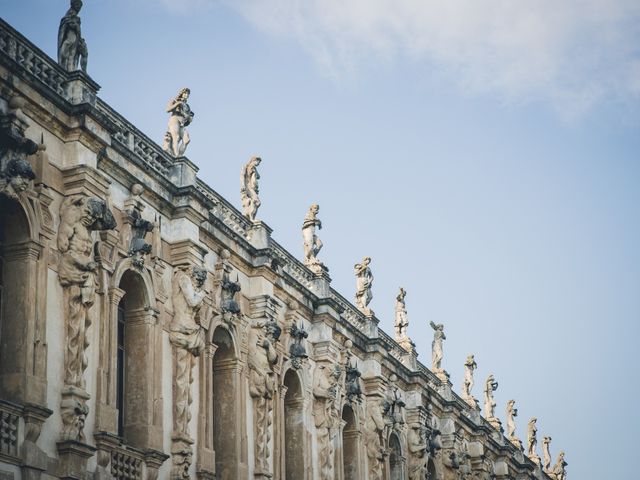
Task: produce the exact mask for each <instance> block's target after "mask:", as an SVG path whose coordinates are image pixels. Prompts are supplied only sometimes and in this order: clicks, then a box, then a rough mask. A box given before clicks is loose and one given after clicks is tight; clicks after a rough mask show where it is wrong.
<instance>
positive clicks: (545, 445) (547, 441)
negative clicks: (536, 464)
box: [542, 437, 551, 472]
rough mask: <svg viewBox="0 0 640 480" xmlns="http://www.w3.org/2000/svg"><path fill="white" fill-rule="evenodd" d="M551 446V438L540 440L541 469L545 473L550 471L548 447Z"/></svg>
mask: <svg viewBox="0 0 640 480" xmlns="http://www.w3.org/2000/svg"><path fill="white" fill-rule="evenodd" d="M550 446H551V437H544V438H543V439H542V458H543V462H542V469H543V470H544V471H545V472H548V471H549V470H551V452H550V451H549V447H550Z"/></svg>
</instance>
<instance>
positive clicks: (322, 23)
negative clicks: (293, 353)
mask: <svg viewBox="0 0 640 480" xmlns="http://www.w3.org/2000/svg"><path fill="white" fill-rule="evenodd" d="M2 3H3V5H2V10H1V15H2V18H4V19H5V20H7V21H8V22H9V23H11V24H12V25H13V26H14V27H16V28H17V29H18V30H19V31H20V32H21V33H23V34H25V35H26V36H27V37H28V38H30V39H31V40H32V41H34V42H35V43H36V44H37V45H38V46H40V47H41V48H42V49H43V50H44V51H45V52H47V53H49V54H50V55H51V56H53V57H55V41H56V35H57V27H58V22H59V19H60V17H61V16H62V15H64V12H65V11H66V8H67V5H68V2H66V1H63V0H55V1H52V0H21V1H19V2H18V1H13V2H8V1H6V0H5V1H4V2H2ZM557 3H562V5H557ZM81 16H82V22H83V34H84V37H85V38H86V40H87V43H88V47H89V53H90V55H89V73H90V75H91V76H92V77H93V78H94V79H95V80H96V81H97V82H98V83H99V84H100V85H101V86H102V91H101V96H102V98H104V99H105V100H106V101H107V102H109V103H110V104H111V105H112V106H113V107H114V108H116V109H117V110H118V111H119V112H121V113H122V114H124V115H125V116H126V117H127V118H128V119H129V120H131V121H133V122H134V123H135V124H136V125H137V126H138V127H140V128H141V129H142V130H143V131H145V132H146V133H147V134H148V135H149V136H150V137H152V138H155V139H157V140H158V141H159V142H160V141H161V139H162V135H163V133H164V130H165V127H166V121H167V117H166V114H165V112H164V107H165V105H166V103H167V101H168V100H169V99H170V98H171V97H173V96H174V95H175V94H176V92H177V91H178V90H179V88H181V87H183V86H188V87H190V88H191V92H192V94H191V102H190V103H191V107H192V109H193V110H194V111H195V113H196V116H195V119H194V123H193V124H192V127H191V130H190V132H191V138H192V143H191V145H190V146H189V148H188V150H187V155H188V156H189V158H190V159H191V160H192V161H194V162H195V163H196V164H197V165H198V166H199V167H200V176H201V177H202V178H203V179H205V180H206V181H207V182H208V183H209V184H210V185H212V186H213V188H214V189H216V190H217V191H218V192H220V193H221V194H223V195H224V196H225V197H227V198H228V199H229V200H231V201H232V202H234V203H235V204H236V205H237V206H239V205H240V202H239V172H240V168H241V166H242V164H243V163H245V162H246V161H247V160H248V159H249V157H250V156H251V155H254V154H258V155H261V156H262V158H263V162H262V164H261V166H260V173H261V176H262V179H261V184H260V187H261V199H262V207H261V209H260V211H259V214H258V217H259V218H261V219H262V220H264V221H265V222H266V223H268V224H269V225H270V226H271V227H272V228H273V229H274V234H273V235H274V237H275V238H276V240H277V241H278V242H280V243H281V244H283V245H284V246H285V247H286V248H287V249H289V250H290V251H291V252H293V253H294V254H296V255H298V257H300V258H301V257H302V243H301V234H300V227H301V224H302V219H303V217H304V214H305V213H306V211H307V208H308V206H309V205H310V204H311V203H314V202H317V203H319V204H320V214H319V217H320V218H321V220H322V222H323V226H324V228H323V230H321V231H320V232H319V233H320V235H321V238H322V240H323V242H324V244H325V247H324V249H323V251H322V252H321V254H320V256H319V258H320V259H321V260H322V261H323V262H324V263H325V264H326V265H327V266H328V267H329V269H330V274H331V276H332V278H333V286H334V288H336V289H337V290H338V291H340V292H341V293H342V294H343V295H345V296H346V297H347V298H352V297H353V293H354V289H355V280H354V277H353V265H354V264H355V263H356V262H357V261H360V260H361V258H362V257H363V256H365V255H368V256H371V257H372V258H373V262H372V265H371V267H372V269H373V273H374V276H375V282H374V288H373V294H374V298H373V302H372V304H371V307H372V308H373V310H374V311H375V312H376V313H377V315H378V316H379V317H380V318H381V325H382V327H383V328H385V330H386V331H387V332H389V333H392V331H393V329H392V323H393V305H394V299H395V296H396V294H397V290H398V287H399V286H403V287H404V288H405V289H406V290H407V292H408V293H407V298H406V300H407V307H408V310H409V319H410V322H411V323H410V326H409V333H410V335H411V336H412V338H413V339H414V341H415V342H416V343H417V345H418V351H419V353H420V359H421V360H422V361H423V362H424V363H425V364H427V365H429V364H430V345H431V338H432V332H431V329H430V328H429V326H428V324H429V321H430V320H433V321H436V322H438V323H444V324H445V332H446V335H447V341H446V342H445V346H444V350H445V352H444V353H445V356H444V361H443V365H444V367H445V368H446V369H447V370H448V371H449V372H450V373H451V378H452V381H453V383H454V387H455V389H456V391H458V392H459V391H460V383H461V380H462V373H463V363H464V361H465V358H466V356H467V355H468V354H470V353H474V354H475V356H476V360H477V362H478V365H479V369H478V371H477V375H476V387H475V388H474V393H475V396H476V397H478V398H481V397H482V394H481V390H482V384H483V383H484V380H485V379H486V377H487V375H488V374H489V373H493V374H494V375H495V377H496V379H497V380H498V382H499V384H500V386H499V388H498V390H497V392H496V400H497V401H498V407H497V412H498V414H499V416H500V417H501V418H502V419H504V411H505V408H506V402H507V401H508V400H509V399H511V398H514V399H515V400H516V405H517V407H518V409H519V413H520V416H519V417H518V419H517V420H518V423H517V425H518V430H517V434H519V436H520V437H521V438H523V439H524V437H526V423H527V421H528V420H529V418H530V417H532V416H536V417H538V425H539V433H540V439H541V437H542V436H543V435H550V436H551V437H553V442H552V454H553V456H554V459H555V456H556V454H557V452H558V451H559V450H560V449H563V450H565V451H566V452H567V460H568V462H569V475H570V478H574V479H581V480H590V479H594V480H595V479H600V478H611V479H620V480H626V479H629V480H630V479H632V478H633V477H632V470H631V465H630V462H629V459H630V458H633V456H635V443H636V439H637V434H638V433H639V432H640V416H639V415H638V414H637V412H635V410H634V408H633V406H632V403H630V402H633V401H634V400H635V399H636V398H638V397H639V395H640V385H639V381H638V376H637V370H638V367H637V364H636V363H635V360H636V355H634V354H636V352H637V351H638V349H637V346H636V345H637V342H638V340H639V339H640V327H639V324H640V295H639V291H638V290H639V286H640V253H639V250H638V246H639V245H640V188H639V185H638V184H639V182H640V159H639V153H640V135H639V130H640V110H639V109H638V107H639V106H640V102H639V99H640V47H639V46H638V45H640V42H639V40H640V33H639V28H640V27H639V26H640V21H639V20H640V5H639V4H638V2H637V1H635V2H632V1H625V0H613V1H609V2H606V5H605V2H598V1H596V0H566V1H565V2H555V1H554V2H552V1H548V0H540V1H536V2H533V1H530V2H513V3H505V2H501V1H498V0H484V1H475V2H470V1H461V0H450V1H448V2H444V1H429V2H422V1H411V0H397V1H395V2H392V1H385V0H369V1H366V2H365V1H363V0H360V1H358V0H343V1H340V2H338V1H337V0H324V1H319V0H309V1H307V2H301V1H295V0H265V1H257V0H236V1H233V2H232V1H213V0H183V1H177V0H175V1H170V0H159V1H153V0H127V1H125V0H103V1H100V2H93V1H86V2H85V7H84V9H83V11H82V15H81ZM620 405H625V406H626V408H621V407H620ZM627 405H628V406H627ZM540 453H541V451H540Z"/></svg>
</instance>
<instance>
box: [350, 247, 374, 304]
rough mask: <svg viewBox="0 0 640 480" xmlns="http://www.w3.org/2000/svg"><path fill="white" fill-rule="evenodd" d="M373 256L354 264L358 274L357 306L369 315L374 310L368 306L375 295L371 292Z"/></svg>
mask: <svg viewBox="0 0 640 480" xmlns="http://www.w3.org/2000/svg"><path fill="white" fill-rule="evenodd" d="M370 264H371V257H364V258H363V259H362V263H356V265H355V266H354V270H355V274H356V307H358V309H359V310H360V311H361V312H362V313H364V314H365V315H367V316H369V315H372V314H373V312H372V311H371V309H370V308H369V307H368V305H369V303H371V299H372V298H373V295H372V294H371V286H372V285H373V274H372V273H371V268H369V265H370Z"/></svg>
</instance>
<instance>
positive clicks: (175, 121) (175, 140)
mask: <svg viewBox="0 0 640 480" xmlns="http://www.w3.org/2000/svg"><path fill="white" fill-rule="evenodd" d="M190 94H191V90H189V89H188V88H183V89H182V90H180V91H179V92H178V95H176V97H175V98H173V99H172V100H171V101H170V102H169V104H168V105H167V113H169V114H170V117H169V125H168V127H167V132H166V133H165V134H164V141H163V143H162V149H163V150H164V151H165V152H169V153H170V154H171V155H173V156H174V157H182V156H183V155H184V152H185V150H186V149H187V145H189V142H190V141H191V139H190V138H189V132H188V131H187V127H188V126H189V125H190V124H191V122H192V121H193V116H194V113H193V112H192V111H191V108H190V107H189V104H188V103H187V100H189V95H190Z"/></svg>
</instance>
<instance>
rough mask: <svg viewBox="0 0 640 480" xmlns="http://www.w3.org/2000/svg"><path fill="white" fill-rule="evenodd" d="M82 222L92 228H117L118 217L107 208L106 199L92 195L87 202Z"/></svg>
mask: <svg viewBox="0 0 640 480" xmlns="http://www.w3.org/2000/svg"><path fill="white" fill-rule="evenodd" d="M84 212H85V215H84V216H83V217H82V224H83V225H84V226H85V227H87V228H89V229H90V230H112V229H114V228H116V225H117V224H116V219H115V218H114V217H113V214H112V213H111V211H110V210H109V209H108V208H107V204H106V202H105V201H104V200H101V199H99V198H95V197H92V198H90V199H89V200H87V203H86V204H85V210H84Z"/></svg>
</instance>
